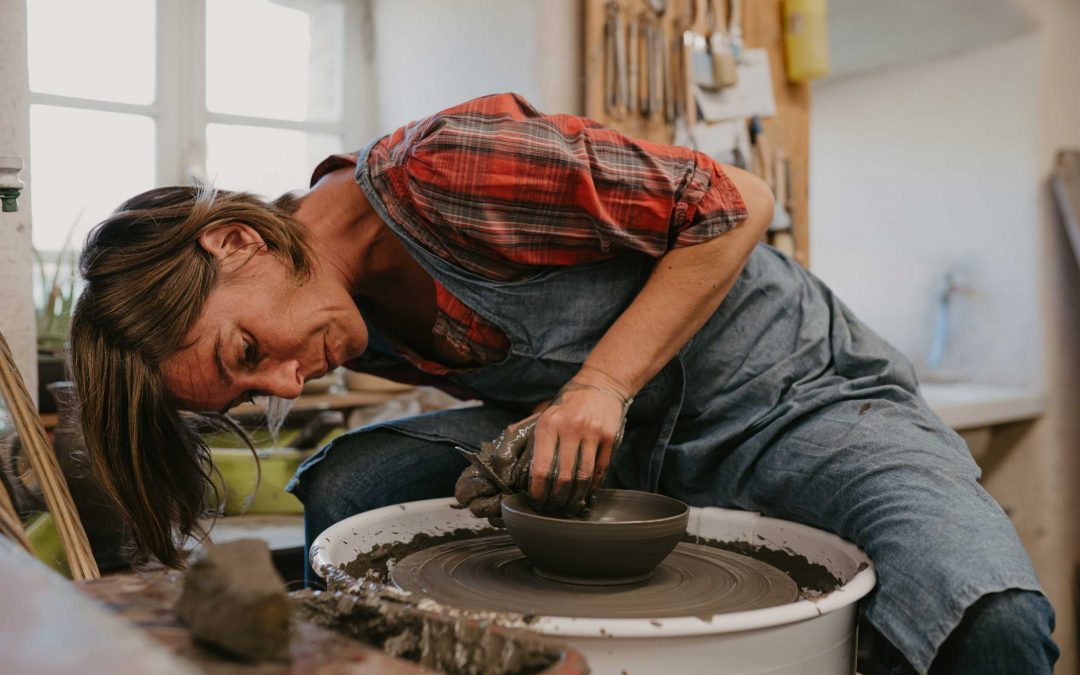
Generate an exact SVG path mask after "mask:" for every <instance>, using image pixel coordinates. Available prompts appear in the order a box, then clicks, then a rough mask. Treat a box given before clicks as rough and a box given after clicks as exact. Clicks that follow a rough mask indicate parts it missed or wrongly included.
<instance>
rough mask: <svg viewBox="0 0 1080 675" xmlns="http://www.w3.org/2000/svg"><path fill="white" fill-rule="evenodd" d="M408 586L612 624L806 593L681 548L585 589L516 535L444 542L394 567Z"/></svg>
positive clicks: (734, 561)
mask: <svg viewBox="0 0 1080 675" xmlns="http://www.w3.org/2000/svg"><path fill="white" fill-rule="evenodd" d="M390 578H391V580H392V581H393V583H394V584H395V585H396V586H397V587H398V588H400V589H402V590H404V591H408V592H411V593H415V594H417V595H420V596H424V597H428V598H432V599H434V600H435V601H437V602H439V603H441V604H444V605H448V606H451V607H460V608H463V609H474V610H481V611H502V612H517V613H525V612H527V613H529V614H538V615H544V616H565V617H583V618H584V617H588V618H605V619H632V618H648V619H656V618H665V617H679V616H702V617H704V616H712V615H715V614H724V613H728V612H741V611H747V610H751V609H761V608H765V607H776V606H778V605H784V604H788V603H792V602H795V601H796V600H797V599H798V594H799V589H798V586H797V585H796V584H795V582H794V581H793V580H792V579H791V577H789V576H788V575H787V574H785V573H784V572H782V571H780V570H779V569H777V568H775V567H773V566H772V565H769V564H768V563H765V562H763V561H761V560H757V559H755V558H751V557H748V556H744V555H740V554H737V553H731V552H729V551H725V550H721V549H717V548H712V547H710V546H703V545H700V544H690V543H685V542H684V543H681V544H679V545H678V546H676V547H675V551H674V552H672V554H671V555H669V556H668V557H667V559H665V560H664V562H662V563H660V566H659V567H657V568H656V570H654V571H653V573H652V575H651V576H650V577H649V578H648V579H646V580H645V581H640V582H638V583H634V584H626V585H618V586H599V585H593V586H582V585H577V584H570V583H562V582H559V581H553V580H551V579H545V578H543V577H541V576H539V575H537V574H536V573H535V572H534V571H533V568H532V564H531V563H530V562H529V561H528V559H527V558H526V557H525V555H524V554H523V553H522V552H521V551H520V550H519V549H518V547H517V546H516V545H515V544H514V542H513V541H511V539H510V537H508V536H494V537H482V538H478V539H466V540H462V541H454V542H449V543H445V544H439V545H437V546H432V547H430V548H426V549H423V550H421V551H418V552H416V553H413V554H411V555H408V556H406V557H405V558H403V559H402V560H400V561H398V562H397V563H396V564H395V565H394V567H393V569H391V570H390Z"/></svg>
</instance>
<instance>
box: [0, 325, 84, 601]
mask: <svg viewBox="0 0 1080 675" xmlns="http://www.w3.org/2000/svg"><path fill="white" fill-rule="evenodd" d="M0 392H2V393H3V395H4V400H5V401H7V407H8V411H9V412H10V413H11V419H12V421H13V422H14V423H15V431H17V432H18V434H19V439H20V440H21V441H22V443H23V446H24V447H25V448H26V450H27V454H28V455H30V466H31V467H33V469H34V474H35V475H36V476H37V479H38V483H39V484H40V485H41V492H42V493H43V494H44V496H45V505H46V506H47V507H48V508H49V512H50V513H52V516H53V520H55V521H56V529H57V530H58V531H59V532H60V542H61V543H62V544H63V545H64V551H65V552H66V553H67V558H68V567H70V568H71V575H72V577H73V578H74V579H75V580H76V581H81V580H84V579H97V578H98V577H100V576H101V573H100V572H99V571H98V566H97V561H96V560H94V554H93V552H92V551H91V550H90V541H89V540H88V539H87V538H86V530H84V529H83V526H82V521H80V520H79V512H78V511H76V510H75V502H74V501H73V500H72V499H71V491H70V490H68V485H67V481H66V480H65V479H64V474H63V472H62V471H61V470H60V463H59V462H57V461H56V454H55V453H54V452H53V449H52V446H50V445H49V440H48V437H47V436H46V435H45V427H43V426H42V424H41V418H40V417H39V416H38V414H37V410H36V409H35V408H34V401H33V399H31V398H30V392H28V391H27V390H26V383H25V382H24V381H23V379H22V375H20V374H19V368H18V366H16V365H15V359H14V357H12V355H11V349H10V348H9V347H8V343H7V340H5V339H4V335H3V333H0Z"/></svg>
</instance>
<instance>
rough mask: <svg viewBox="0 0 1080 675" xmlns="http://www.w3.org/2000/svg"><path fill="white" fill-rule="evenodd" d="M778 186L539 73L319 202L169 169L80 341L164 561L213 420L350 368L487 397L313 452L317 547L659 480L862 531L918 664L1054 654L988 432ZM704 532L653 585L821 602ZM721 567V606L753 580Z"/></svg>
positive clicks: (84, 400) (105, 246) (901, 667)
mask: <svg viewBox="0 0 1080 675" xmlns="http://www.w3.org/2000/svg"><path fill="white" fill-rule="evenodd" d="M273 156H274V148H266V158H267V159H266V161H268V162H272V161H273ZM774 204H775V200H774V197H773V195H772V194H771V193H770V191H769V190H768V188H767V187H766V186H765V185H764V183H763V182H762V181H761V180H760V179H758V178H756V177H755V176H753V175H752V174H749V173H747V172H744V171H741V170H740V169H737V168H735V167H731V166H726V165H721V164H719V163H717V162H715V161H713V160H712V159H710V158H709V157H708V156H706V155H704V154H702V153H699V152H696V151H693V150H690V149H688V148H684V147H674V146H666V145H660V144H655V143H650V142H646V141H638V140H631V139H629V138H627V137H625V136H623V135H621V134H619V133H617V132H615V131H612V130H610V129H607V128H605V127H603V126H601V125H599V124H598V123H596V122H593V121H590V120H588V119H585V118H579V117H576V116H572V115H563V114H558V115H548V114H544V113H541V112H539V111H537V110H535V109H534V108H533V107H532V106H531V105H530V104H529V103H528V102H526V101H525V100H524V99H522V98H521V97H520V96H517V95H512V94H503V95H494V96H488V97H483V98H479V99H475V100H472V101H468V102H466V103H463V104H460V105H457V106H454V107H452V108H449V109H446V110H443V111H441V112H438V113H437V114H434V115H432V116H430V117H427V118H424V119H421V120H419V121H417V122H413V123H410V124H408V125H406V126H404V127H402V128H400V129H398V130H396V131H394V132H393V133H391V134H389V135H386V136H383V137H381V138H377V139H375V140H374V141H372V142H371V143H370V144H369V145H367V146H366V147H365V148H363V149H362V150H361V151H359V152H358V153H356V154H353V155H335V156H332V157H329V158H327V159H326V160H325V161H323V162H322V163H321V164H319V165H318V166H317V167H316V168H315V170H314V174H313V175H312V178H311V188H310V190H309V191H307V192H304V193H292V194H290V195H286V196H283V197H282V198H280V199H278V200H276V201H275V202H273V203H267V202H264V201H261V200H259V199H257V198H255V197H253V196H250V195H247V194H242V193H235V192H227V191H223V190H217V191H215V190H213V189H211V188H196V187H165V188H157V189H154V190H150V191H148V192H145V193H142V194H140V195H137V196H134V197H132V198H131V199H129V200H128V201H126V202H125V203H123V204H122V205H120V206H119V207H118V208H117V209H116V211H115V212H114V213H113V214H112V215H111V216H110V217H109V218H108V219H107V220H105V221H104V222H103V223H101V224H100V225H99V226H98V227H97V228H96V229H95V230H94V231H93V232H92V233H91V235H90V236H89V238H88V240H87V242H86V245H85V248H84V250H83V253H82V259H81V266H82V273H83V276H84V278H85V281H86V288H85V291H84V292H83V294H82V295H81V296H80V298H79V300H78V304H77V306H76V308H75V311H74V314H73V317H72V329H71V356H70V358H71V372H72V374H73V377H74V380H75V384H76V388H77V390H78V392H79V395H80V403H81V408H82V412H83V428H84V433H85V437H86V443H87V448H88V452H89V455H90V458H91V460H92V462H93V464H94V466H95V468H96V470H97V473H98V474H99V475H100V477H101V481H102V483H103V485H104V486H105V487H106V488H107V489H108V490H109V492H110V493H111V494H112V495H113V496H114V497H115V498H116V500H117V502H118V503H119V504H120V505H121V507H122V508H123V510H124V513H125V515H126V516H127V518H128V520H129V522H130V524H131V528H132V533H133V536H134V540H135V543H136V545H137V547H138V549H139V551H140V553H142V554H143V555H144V556H146V557H154V558H157V559H159V560H161V561H162V562H164V563H167V564H170V565H179V564H181V563H182V562H183V554H182V551H181V550H180V549H179V548H178V545H177V543H176V541H177V536H178V535H187V534H190V533H192V532H195V531H197V525H198V523H197V521H198V518H199V517H200V516H201V515H203V511H204V500H205V494H206V490H207V486H208V481H209V476H208V474H207V470H208V469H207V466H208V465H207V462H206V457H207V448H206V447H205V445H204V444H203V443H202V441H201V440H200V438H199V437H198V435H197V434H196V433H195V431H194V427H193V426H192V424H191V418H190V415H191V413H193V412H202V413H210V414H220V413H224V412H226V411H227V410H228V409H229V408H231V407H232V406H234V405H235V404H237V403H239V402H241V401H245V400H247V399H249V398H250V397H252V396H256V395H269V396H277V397H283V398H292V397H296V396H297V395H299V393H300V391H301V388H302V387H303V384H304V382H305V381H306V380H309V379H314V378H316V377H319V376H322V375H323V374H325V373H326V372H327V371H328V370H331V369H333V368H336V367H337V366H339V365H345V366H346V367H348V368H350V369H353V370H358V371H363V372H367V373H371V374H376V375H380V376H383V377H387V378H389V379H393V380H397V381H400V382H409V383H417V384H428V385H432V386H435V387H439V388H442V389H444V390H445V391H447V392H449V393H452V394H455V395H457V396H459V397H462V398H472V399H477V400H479V401H482V403H483V405H481V406H477V407H469V408H461V409H455V410H447V411H440V412H437V413H432V414H427V415H421V416H418V417H411V418H404V419H397V420H392V421H388V422H382V423H378V424H374V425H371V426H368V427H363V428H360V429H356V430H354V431H352V432H350V433H348V434H346V435H344V436H341V437H339V438H337V439H335V440H334V441H333V442H332V443H330V444H329V445H328V446H327V447H325V448H323V449H322V450H321V451H320V452H318V453H317V454H315V455H314V456H312V457H311V458H310V459H309V460H308V461H307V462H306V463H305V464H304V465H303V466H302V467H301V468H300V470H299V471H298V472H297V474H296V476H295V477H294V478H293V480H292V482H291V483H290V485H289V490H290V491H291V492H293V494H295V495H297V496H298V497H299V498H300V499H301V500H302V501H303V502H304V506H305V519H306V527H307V537H308V543H309V545H310V543H311V542H312V540H314V539H315V537H316V536H318V535H319V534H320V533H321V532H323V531H324V530H326V529H327V528H329V527H330V526H332V525H334V524H335V523H337V522H338V521H341V520H343V519H345V518H348V517H350V516H354V515H355V514H358V513H362V512H367V511H370V510H372V509H376V508H379V507H383V506H386V505H390V504H396V503H399V502H412V501H416V500H421V499H430V498H435V497H449V496H451V495H455V488H456V497H457V498H458V500H459V501H460V502H462V503H463V504H464V505H466V506H467V507H468V509H469V511H470V512H472V513H473V514H476V515H477V516H482V517H489V518H491V517H498V516H499V515H500V513H501V512H500V508H501V502H502V501H503V499H505V498H506V494H507V493H508V492H509V493H521V494H523V495H525V496H524V497H521V499H524V500H526V501H527V502H528V505H529V506H530V507H531V508H532V509H533V510H535V511H537V512H539V513H540V514H542V515H544V516H545V517H551V516H559V517H570V518H580V517H581V516H582V515H583V514H587V512H588V511H589V509H590V507H591V506H593V504H594V499H596V497H597V494H601V495H602V494H603V493H597V491H598V490H599V489H600V488H601V487H603V488H613V489H630V490H637V491H643V492H652V493H660V494H663V495H667V496H669V497H673V498H675V499H678V500H681V501H682V502H685V503H686V504H689V505H690V506H692V507H709V506H721V507H727V508H731V509H742V510H746V511H757V512H760V513H762V514H765V515H767V516H770V517H774V518H779V519H785V520H790V521H796V522H799V523H805V524H808V525H811V526H813V527H816V528H820V529H823V530H828V531H830V532H833V533H836V534H837V535H839V536H841V537H843V538H844V539H847V540H849V541H851V542H853V543H854V544H856V545H857V546H858V547H859V548H861V549H862V550H863V551H865V552H866V554H867V555H868V556H869V557H870V559H871V560H872V561H873V563H874V568H875V571H876V573H877V576H878V586H877V588H876V589H875V590H874V591H873V593H872V594H871V595H870V596H869V597H868V598H867V600H866V602H865V603H864V605H863V607H862V611H863V612H864V614H865V616H866V618H867V619H868V622H869V624H870V625H871V626H873V628H874V629H875V632H876V634H877V639H878V641H879V642H880V643H881V645H883V648H884V649H887V651H888V656H889V658H890V659H892V660H893V661H894V664H895V667H896V669H897V672H912V671H914V672H919V673H926V672H952V673H995V672H1009V673H1021V672H1022V673H1049V672H1051V670H1052V664H1053V662H1054V661H1055V659H1056V658H1057V648H1056V647H1055V645H1054V643H1053V642H1052V641H1051V638H1050V631H1051V627H1052V625H1053V610H1052V609H1051V607H1050V605H1049V603H1048V602H1047V601H1046V598H1045V597H1044V596H1043V594H1042V591H1041V588H1040V586H1039V583H1038V581H1037V579H1036V577H1035V573H1034V571H1033V569H1032V567H1031V563H1030V562H1029V560H1028V557H1027V554H1026V553H1025V552H1024V549H1023V547H1022V546H1021V544H1020V541H1019V539H1018V537H1017V535H1016V532H1015V530H1014V529H1013V526H1012V524H1011V523H1010V522H1009V519H1008V517H1007V516H1006V515H1005V513H1004V512H1003V510H1002V509H1001V508H1000V507H999V506H998V505H997V504H996V503H995V502H994V501H993V500H992V499H991V498H990V497H989V495H988V494H987V493H986V492H985V491H984V490H983V488H982V487H981V486H980V485H979V484H978V482H977V478H978V475H979V470H978V467H977V466H976V465H975V463H974V461H973V460H972V458H971V456H970V454H969V452H968V450H967V448H966V446H965V445H964V443H963V441H962V440H961V439H960V438H959V437H958V436H957V435H956V434H955V433H954V432H953V431H951V430H950V429H948V428H947V427H946V426H945V424H944V423H943V422H942V421H941V420H940V419H939V418H938V417H937V416H936V415H935V414H934V413H933V412H932V411H931V410H930V409H929V407H928V406H927V405H926V403H925V402H924V401H923V399H922V398H921V396H920V395H919V394H918V391H917V384H916V380H915V376H914V371H913V368H912V367H911V365H910V364H909V363H908V361H907V360H906V359H905V358H904V357H903V356H901V354H900V353H899V352H897V351H896V350H894V349H893V348H892V347H891V346H889V345H888V344H887V343H886V342H885V341H883V340H882V339H881V338H879V337H878V336H877V335H875V334H874V333H873V332H872V331H870V330H869V329H868V328H867V327H866V326H865V325H863V324H862V323H860V321H859V320H858V319H857V318H856V317H855V316H854V315H853V314H852V313H851V311H850V310H849V309H848V308H847V307H846V306H845V305H844V304H843V303H842V302H841V301H840V300H839V299H837V298H836V297H835V296H834V295H833V294H832V292H831V291H830V290H829V289H828V288H827V287H826V286H825V285H824V284H823V283H822V282H821V281H819V280H818V279H817V278H816V277H814V276H813V275H812V274H810V273H809V272H808V271H807V270H805V269H804V268H803V267H801V266H800V265H799V264H797V263H796V262H795V261H793V260H791V259H790V258H789V257H787V256H786V255H784V254H782V253H780V252H778V251H777V250H775V249H772V248H770V247H768V246H765V245H763V244H761V243H759V241H760V239H761V237H762V235H763V233H764V232H765V231H766V229H767V228H768V226H769V224H770V223H771V222H772V216H773V209H774ZM163 317H168V319H167V320H163ZM493 439H495V440H494V441H493ZM459 447H460V448H463V449H464V450H465V451H466V454H468V455H470V457H469V458H466V457H463V456H462V453H461V451H460V450H458V448H459ZM512 534H513V532H512ZM480 542H483V543H480ZM583 545H584V544H583ZM469 546H471V547H474V548H469V547H465V548H461V547H459V548H457V549H443V548H439V547H432V548H429V549H426V550H425V551H422V552H420V553H421V554H423V555H426V556H428V557H427V558H426V559H422V560H417V559H414V560H413V562H412V563H410V564H409V565H404V561H403V565H404V566H403V567H401V568H395V569H394V570H392V572H391V574H392V576H394V578H395V579H398V581H399V583H400V585H402V586H403V587H404V586H407V585H409V583H411V582H410V579H412V580H413V581H415V579H416V578H417V575H421V576H422V573H423V570H424V569H430V565H431V564H436V565H445V564H450V563H448V562H447V560H448V558H444V559H440V558H439V556H450V558H453V557H454V556H463V557H461V558H460V559H461V560H465V561H468V562H469V564H470V565H476V564H477V562H478V561H481V560H483V557H484V556H500V555H506V554H507V551H508V550H512V549H511V548H508V544H507V542H506V540H501V542H500V541H497V540H487V541H484V540H476V541H475V542H473V543H472V544H470V545H469ZM695 546H698V545H697V544H692V543H682V544H679V545H678V546H677V547H676V549H675V551H674V553H672V554H671V556H670V557H669V558H667V559H666V560H665V562H663V563H661V564H660V565H659V566H658V567H657V568H656V570H657V572H655V573H654V574H653V576H652V577H650V578H649V580H648V581H644V582H642V583H643V584H645V586H642V588H643V589H646V590H647V588H648V587H647V584H650V583H661V584H662V583H664V580H665V578H666V577H665V576H664V575H665V574H668V571H670V570H671V569H678V568H679V566H683V567H688V566H693V565H698V564H701V561H702V560H713V559H718V558H723V559H724V560H725V561H726V562H725V563H724V564H725V565H727V566H728V569H733V568H738V569H740V570H742V575H743V576H742V577H741V578H742V579H744V580H745V583H743V585H742V586H740V585H739V584H738V583H735V584H733V585H731V586H730V587H727V590H725V591H723V592H724V593H726V592H728V591H730V593H731V597H741V596H739V594H740V593H744V592H750V591H751V590H753V589H754V588H755V584H757V588H758V589H759V590H762V593H763V594H764V595H769V596H770V597H771V598H772V599H771V600H770V602H775V603H784V602H790V601H791V600H793V599H794V598H795V594H796V593H797V589H793V588H792V585H791V584H788V585H786V586H784V585H783V584H782V581H783V580H782V579H781V577H783V576H784V575H783V573H782V572H779V573H778V572H776V570H775V568H770V567H769V566H768V565H765V564H760V561H758V560H754V559H753V558H750V559H748V560H744V559H742V557H737V556H735V555H733V554H727V553H724V552H718V550H717V549H711V548H708V547H706V548H704V549H699V548H695ZM455 551H456V552H455ZM462 551H465V553H462ZM511 555H516V554H511ZM433 561H434V562H433ZM420 563H424V565H428V567H423V566H421V565H420ZM709 564H711V563H709ZM665 565H667V566H668V567H666V568H665ZM665 570H668V571H665ZM466 572H467V571H466V570H463V573H466ZM467 573H472V572H467ZM777 574H779V576H776V575H777ZM443 576H444V577H445V575H443ZM566 576H571V577H572V576H574V575H572V574H571V575H566ZM509 578H510V579H513V578H514V577H513V576H511V577H509ZM520 578H521V579H524V577H520ZM705 578H709V577H707V576H706V577H705ZM529 579H530V581H529V582H527V583H526V582H525V581H521V582H520V584H518V586H520V587H521V588H524V587H525V586H527V585H528V584H531V583H533V581H531V579H533V577H532V576H530V577H529ZM508 583H509V584H510V586H511V587H514V584H515V583H516V582H514V581H510V582H508ZM552 583H555V582H552ZM585 588H589V587H585ZM697 588H699V589H700V590H699V592H698V593H697V595H698V596H699V599H700V600H701V602H702V603H704V605H703V606H704V607H705V609H704V610H703V611H705V612H706V613H708V612H709V611H712V610H710V608H709V607H708V604H709V602H711V601H713V600H716V599H717V598H715V597H711V596H710V593H713V592H715V593H717V594H720V593H721V591H720V590H719V589H724V588H725V587H724V586H723V584H721V582H719V581H715V582H703V585H702V586H700V587H697ZM763 589H768V591H767V592H765V590H763ZM519 591H520V589H519ZM521 592H523V591H521ZM541 594H542V591H541ZM661 595H662V594H661ZM649 602H650V604H651V605H652V606H653V607H655V608H657V609H659V610H660V611H663V605H664V603H666V602H667V600H666V599H664V598H662V597H661V598H653V599H650V601H649ZM761 606H767V605H761Z"/></svg>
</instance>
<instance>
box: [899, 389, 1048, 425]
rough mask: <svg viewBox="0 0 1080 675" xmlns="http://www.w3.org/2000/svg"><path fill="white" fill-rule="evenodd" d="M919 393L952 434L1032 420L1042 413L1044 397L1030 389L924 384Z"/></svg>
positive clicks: (1037, 390) (1039, 391)
mask: <svg viewBox="0 0 1080 675" xmlns="http://www.w3.org/2000/svg"><path fill="white" fill-rule="evenodd" d="M920 389H921V392H922V395H923V398H924V399H926V402H927V403H929V404H930V407H931V408H932V409H933V410H934V412H936V413H937V414H938V416H940V417H941V419H943V420H944V421H945V423H946V424H948V425H949V426H950V427H952V428H953V429H956V430H962V429H976V428H979V427H989V426H994V425H996V424H1006V423H1009V422H1020V421H1023V420H1032V419H1036V418H1037V417H1039V416H1040V415H1042V413H1043V411H1044V410H1045V409H1046V396H1045V395H1044V394H1043V392H1042V391H1041V390H1039V389H1035V388H1033V387H1012V386H1004V385H994V384H978V383H975V382H952V383H937V382H927V383H923V384H922V385H921V387H920Z"/></svg>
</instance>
